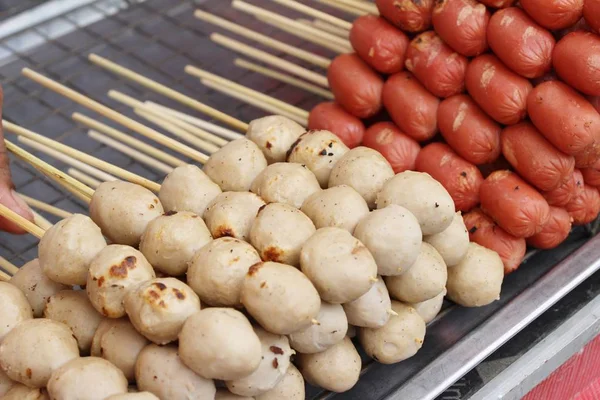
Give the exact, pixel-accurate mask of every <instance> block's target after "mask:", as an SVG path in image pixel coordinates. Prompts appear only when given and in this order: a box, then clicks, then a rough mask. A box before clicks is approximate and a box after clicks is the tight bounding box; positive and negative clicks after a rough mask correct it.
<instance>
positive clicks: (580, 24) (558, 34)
mask: <svg viewBox="0 0 600 400" xmlns="http://www.w3.org/2000/svg"><path fill="white" fill-rule="evenodd" d="M577 31H583V32H593V30H592V28H590V26H589V25H588V24H587V22H585V19H583V18H581V19H580V20H579V21H577V22H576V23H575V24H574V25H571V26H570V27H568V28H567V29H561V30H560V31H554V32H552V33H553V34H554V37H555V38H556V40H560V39H562V38H564V37H565V36H567V35H568V34H569V33H571V32H577Z"/></svg>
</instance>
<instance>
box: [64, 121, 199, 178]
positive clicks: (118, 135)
mask: <svg viewBox="0 0 600 400" xmlns="http://www.w3.org/2000/svg"><path fill="white" fill-rule="evenodd" d="M71 117H72V118H73V120H75V121H77V122H79V123H81V124H83V125H85V126H87V127H88V128H91V129H94V130H96V131H98V132H102V133H103V134H105V135H107V136H110V137H111V138H113V139H115V140H118V141H119V142H121V143H125V144H127V145H129V146H131V147H133V148H134V149H137V150H139V151H141V152H143V153H146V154H149V155H151V156H152V157H154V158H156V159H157V160H160V161H162V162H164V163H165V164H169V165H173V166H176V167H178V166H181V165H186V164H187V163H186V162H185V161H183V160H180V159H179V158H177V157H173V156H172V155H170V154H168V153H165V152H164V151H162V150H159V149H157V148H156V147H153V146H150V145H149V144H146V143H144V142H142V141H141V140H138V139H136V138H133V137H131V136H129V135H127V134H125V133H123V132H121V131H119V130H117V129H114V128H113V127H110V126H108V125H106V124H103V123H101V122H99V121H96V120H95V119H93V118H90V117H88V116H86V115H83V114H80V113H77V112H76V113H73V115H72V116H71Z"/></svg>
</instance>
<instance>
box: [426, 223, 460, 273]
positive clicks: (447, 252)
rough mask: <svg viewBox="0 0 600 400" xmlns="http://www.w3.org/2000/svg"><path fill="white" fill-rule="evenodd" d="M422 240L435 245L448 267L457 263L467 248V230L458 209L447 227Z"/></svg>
mask: <svg viewBox="0 0 600 400" xmlns="http://www.w3.org/2000/svg"><path fill="white" fill-rule="evenodd" d="M423 240H424V241H426V242H427V243H429V244H430V245H432V246H433V247H435V249H436V250H437V251H438V253H440V255H441V256H442V258H443V259H444V262H445V263H446V265H447V266H448V267H453V266H455V265H456V264H458V263H459V262H460V261H461V260H462V259H463V258H464V257H465V255H466V254H467V250H468V249H469V232H468V231H467V227H466V226H465V221H464V220H463V218H462V215H461V213H460V211H459V212H457V213H455V214H454V219H452V223H451V224H450V226H449V227H447V228H446V229H444V230H443V231H442V232H440V233H437V234H435V235H431V236H425V237H424V238H423Z"/></svg>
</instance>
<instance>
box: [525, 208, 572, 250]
mask: <svg viewBox="0 0 600 400" xmlns="http://www.w3.org/2000/svg"><path fill="white" fill-rule="evenodd" d="M571 221H572V218H571V216H570V215H569V213H568V212H567V210H565V209H564V208H560V207H550V218H548V221H547V222H546V223H545V224H544V226H543V227H542V230H541V231H540V232H538V233H536V234H535V235H533V236H532V237H530V238H528V239H527V244H528V245H530V246H533V247H537V248H538V249H543V250H548V249H553V248H555V247H558V245H559V244H561V243H562V242H564V241H565V239H566V238H567V237H568V236H569V233H570V232H571Z"/></svg>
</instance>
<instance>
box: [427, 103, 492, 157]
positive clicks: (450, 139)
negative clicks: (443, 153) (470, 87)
mask: <svg viewBox="0 0 600 400" xmlns="http://www.w3.org/2000/svg"><path fill="white" fill-rule="evenodd" d="M438 126H439V128H440V132H441V133H442V136H443V137H444V139H445V140H446V142H447V143H448V144H449V145H450V146H451V147H452V148H453V149H454V151H456V152H457V153H458V154H460V156H461V157H463V158H464V159H465V160H467V161H469V162H472V163H473V164H477V165H479V164H486V163H492V162H494V161H495V160H496V159H497V158H498V156H499V155H500V131H501V128H500V126H499V125H498V124H497V123H495V122H494V121H493V120H492V119H491V118H490V117H488V116H487V115H486V113H484V112H483V110H481V108H479V106H478V105H477V104H475V102H474V101H473V100H472V99H471V98H470V97H469V96H468V95H464V94H460V95H457V96H452V97H449V98H447V99H446V100H444V101H442V102H441V103H440V107H439V108H438Z"/></svg>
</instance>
